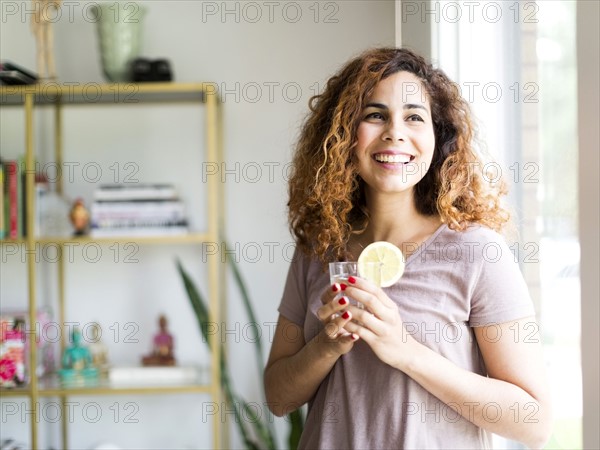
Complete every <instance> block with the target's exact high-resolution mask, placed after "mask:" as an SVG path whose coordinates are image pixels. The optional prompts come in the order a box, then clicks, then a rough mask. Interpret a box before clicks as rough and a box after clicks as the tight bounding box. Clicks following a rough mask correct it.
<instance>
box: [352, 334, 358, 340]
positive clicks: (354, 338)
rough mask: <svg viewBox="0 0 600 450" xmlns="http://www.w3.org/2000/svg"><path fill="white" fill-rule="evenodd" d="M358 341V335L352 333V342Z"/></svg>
mask: <svg viewBox="0 0 600 450" xmlns="http://www.w3.org/2000/svg"><path fill="white" fill-rule="evenodd" d="M357 339H358V334H356V333H352V340H353V341H355V340H357Z"/></svg>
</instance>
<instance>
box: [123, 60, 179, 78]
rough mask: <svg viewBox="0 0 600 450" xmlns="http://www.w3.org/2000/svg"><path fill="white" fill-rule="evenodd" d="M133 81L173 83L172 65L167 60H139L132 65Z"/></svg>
mask: <svg viewBox="0 0 600 450" xmlns="http://www.w3.org/2000/svg"><path fill="white" fill-rule="evenodd" d="M131 72H132V79H133V81H135V82H145V81H172V80H173V74H172V72H171V64H170V63H169V61H168V60H166V59H157V60H154V61H152V60H149V59H146V58H137V59H135V60H134V61H133V62H132V64H131Z"/></svg>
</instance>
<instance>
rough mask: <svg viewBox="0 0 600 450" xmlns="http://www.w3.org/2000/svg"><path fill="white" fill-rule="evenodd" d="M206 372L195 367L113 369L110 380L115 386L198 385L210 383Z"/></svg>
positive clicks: (109, 372)
mask: <svg viewBox="0 0 600 450" xmlns="http://www.w3.org/2000/svg"><path fill="white" fill-rule="evenodd" d="M205 372H206V370H202V368H200V367H194V366H181V367H180V366H174V367H160V366H156V367H111V368H109V369H108V380H109V382H110V384H111V385H113V386H118V385H126V386H132V385H133V386H140V385H145V386H148V385H169V384H197V383H205V382H207V381H208V380H207V379H205V378H208V377H206V376H205Z"/></svg>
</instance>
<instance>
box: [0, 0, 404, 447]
mask: <svg viewBox="0 0 600 450" xmlns="http://www.w3.org/2000/svg"><path fill="white" fill-rule="evenodd" d="M0 5H1V7H2V21H1V23H0V27H1V28H0V43H1V44H0V57H1V58H2V59H3V60H5V59H6V60H11V61H14V62H16V63H18V64H21V65H24V66H26V67H30V68H33V67H35V64H34V61H35V52H34V42H33V38H32V36H31V34H30V31H29V24H28V23H27V22H26V20H25V19H26V18H27V16H26V15H25V16H24V13H25V9H24V8H27V7H29V2H9V1H6V2H5V1H3V2H2V3H1V4H0ZM86 5H89V3H80V2H71V6H70V8H71V11H72V13H73V14H72V16H71V17H70V15H69V13H68V11H63V15H62V16H61V18H60V19H59V20H57V22H56V24H55V34H56V59H57V67H58V74H59V78H60V80H61V81H63V82H64V81H69V82H71V81H72V82H79V83H84V82H100V81H102V75H101V69H100V64H99V55H98V50H97V41H96V35H95V32H96V30H95V27H94V24H93V23H91V21H89V20H86V19H85V16H84V12H85V11H86ZM145 5H146V7H147V9H148V14H147V17H146V21H145V24H144V29H145V38H144V51H143V54H144V55H145V56H148V57H151V58H158V57H166V58H168V59H170V61H171V63H172V66H173V69H174V73H175V77H176V80H177V81H214V82H217V83H218V84H219V86H220V88H221V90H222V95H223V99H224V101H225V105H224V121H225V130H224V131H225V133H224V134H225V151H226V156H225V157H226V169H227V170H230V172H228V173H227V174H226V176H225V183H226V184H225V190H226V198H227V205H226V210H227V226H226V235H227V236H228V239H229V240H230V242H232V243H233V245H234V246H236V248H237V249H238V251H237V253H236V257H237V258H238V259H239V260H240V268H241V270H242V272H243V275H244V276H245V278H246V280H247V281H248V284H249V289H250V294H251V296H252V299H253V301H254V304H255V307H256V311H257V314H258V318H259V321H260V322H261V323H262V324H263V325H264V326H263V331H264V337H265V338H268V337H269V333H268V331H269V326H268V324H269V323H272V322H275V321H276V319H277V311H276V308H277V306H278V303H279V298H280V295H281V291H282V288H283V283H284V281H285V275H286V272H287V267H288V262H289V261H288V255H289V254H291V251H288V252H287V253H285V254H284V253H283V249H284V247H285V245H286V244H289V243H291V242H292V239H291V237H290V235H289V233H288V231H287V223H286V200H287V199H286V180H285V171H284V170H285V164H286V163H287V162H289V160H290V152H291V148H292V146H293V143H294V140H295V138H296V136H297V131H298V126H299V124H300V121H301V119H302V117H303V116H304V114H305V113H306V111H307V102H308V99H309V97H310V96H311V95H313V94H314V93H315V92H316V91H317V90H318V89H319V87H320V86H323V83H324V82H325V81H326V79H327V78H328V76H329V75H331V74H332V73H333V71H334V70H335V69H336V68H337V67H338V66H339V65H340V64H341V63H342V62H344V61H346V60H347V59H348V58H349V57H350V56H352V55H354V54H356V53H357V52H359V51H361V50H363V49H365V48H367V47H370V46H375V45H393V44H394V37H395V34H394V33H395V31H394V2H390V1H352V2H346V1H344V2H318V3H317V2H298V3H294V2H287V1H283V2H272V3H269V2H257V3H254V4H253V5H257V6H258V7H259V10H260V12H261V14H262V16H261V17H260V19H258V20H257V21H256V22H255V23H252V21H255V20H256V19H255V18H256V17H257V16H256V12H257V11H259V10H257V9H256V8H255V7H254V6H253V8H254V9H250V8H249V7H248V6H245V5H247V3H243V2H227V3H222V2H201V1H196V2H190V1H188V2H185V1H182V2H179V1H168V2H167V1H153V2H146V3H145ZM14 7H16V14H12V12H13V11H14ZM214 8H216V9H217V14H215V15H208V14H207V12H208V11H213V10H214ZM224 8H227V9H228V10H230V11H234V12H233V13H230V14H227V15H225V16H222V15H221V13H222V12H223V9H224ZM236 8H238V11H239V12H238V13H236V12H235V11H236ZM270 8H271V9H270ZM316 11H318V13H319V14H318V17H316V16H315V13H316ZM298 12H300V13H301V14H302V16H301V17H300V18H299V19H298V20H297V21H296V22H294V20H295V17H296V15H297V13H298ZM270 13H271V14H272V15H271V16H270ZM269 86H271V87H272V89H273V90H272V91H270V90H269V89H270V88H269ZM257 87H258V88H260V91H257ZM284 88H285V89H284ZM270 94H272V95H270ZM202 117H203V115H202V112H200V111H199V110H198V108H195V107H193V106H177V107H171V106H168V107H164V108H158V109H153V108H147V107H143V106H142V107H140V106H136V107H132V108H127V109H125V108H121V107H119V108H117V107H114V106H102V107H94V106H93V105H92V106H78V107H71V108H69V109H67V111H66V112H65V116H64V122H65V161H67V162H74V161H83V162H88V163H90V162H91V163H94V164H96V165H99V167H101V169H102V172H103V173H102V179H101V181H111V179H112V178H114V174H115V173H114V170H113V169H111V167H112V165H113V164H114V163H115V162H116V163H117V165H118V167H119V168H120V169H121V176H122V175H123V174H124V173H128V172H126V169H127V168H126V167H125V164H126V163H127V162H134V163H135V164H136V167H137V168H138V169H139V172H138V175H139V176H138V179H139V180H140V181H161V180H163V179H164V180H165V181H169V180H171V181H172V180H173V179H175V180H177V182H178V184H179V185H180V187H181V191H182V193H183V194H184V195H183V196H184V199H185V200H186V201H187V202H188V204H189V205H190V207H191V208H192V209H193V210H194V211H195V213H194V215H193V219H194V223H195V224H196V225H197V226H198V227H201V225H202V224H203V217H202V211H203V209H202V208H203V207H204V203H203V202H202V201H200V200H198V199H197V198H195V197H194V193H195V192H198V193H200V194H201V193H202V192H203V180H202V177H201V170H202V165H201V164H202V160H201V156H202V155H199V154H198V145H199V143H202V142H203V141H202V139H203V133H202V129H201V126H200V124H201V120H202ZM21 119H22V118H21V115H20V112H19V110H14V111H13V110H11V111H8V112H7V111H5V110H4V109H3V110H2V117H1V122H0V123H1V125H2V157H3V158H5V157H7V158H8V157H14V156H16V155H19V154H21V153H22V152H23V145H22V136H23V134H22V123H21ZM36 119H37V129H38V131H39V136H40V139H39V141H38V142H39V147H38V148H39V151H40V155H41V156H40V160H41V161H42V162H45V161H47V160H48V158H49V156H48V155H49V154H50V150H51V145H50V143H49V142H51V141H50V137H51V134H50V131H49V130H51V121H50V117H49V116H48V114H41V115H38V116H37V117H36ZM145 154H148V155H151V156H152V158H146V157H145V156H144V155H145ZM81 167H82V166H77V169H76V171H75V172H74V178H73V180H72V182H68V183H67V184H66V192H67V194H68V195H69V196H71V197H74V196H80V195H82V196H83V197H84V198H86V199H87V200H88V201H89V199H90V198H91V194H92V192H93V190H94V188H95V186H96V185H97V183H93V182H90V181H89V176H88V179H87V180H86V177H85V175H86V174H84V173H82V171H81ZM257 167H259V168H260V169H261V171H262V172H261V173H258V172H257V170H256V169H257ZM269 168H272V172H270V171H269ZM88 175H89V174H88ZM67 181H69V180H67ZM257 249H259V250H260V254H257V253H256V250H257ZM270 249H272V254H270V252H271V250H270ZM119 250H120V254H119V255H118V256H115V251H114V250H112V249H109V248H103V253H102V255H101V258H99V260H98V261H93V262H91V261H90V258H89V256H90V255H86V254H84V253H83V251H82V250H80V249H77V250H76V252H75V255H74V264H69V265H68V267H67V281H68V289H67V297H68V310H67V320H69V321H75V322H80V323H82V324H85V323H87V322H90V321H95V320H97V321H99V322H100V323H101V324H102V325H103V327H104V337H105V341H106V343H107V344H110V352H111V358H112V361H113V362H114V363H116V364H128V363H129V364H133V363H136V362H137V361H138V359H139V357H140V355H141V354H143V353H145V352H147V351H148V349H149V346H150V344H149V342H150V339H151V336H152V334H153V333H154V332H155V329H156V324H155V322H156V316H157V314H158V313H159V312H161V311H164V312H166V313H167V314H168V316H169V318H170V321H171V329H172V331H173V333H174V334H175V337H176V340H177V344H176V345H177V349H176V352H177V357H178V359H179V361H180V362H182V363H195V362H201V361H203V360H204V359H206V358H207V353H206V350H205V349H204V346H203V344H202V343H201V341H200V337H199V333H198V331H197V326H196V323H195V321H194V319H193V317H192V316H191V309H190V308H189V307H188V304H187V300H186V298H185V296H184V294H183V291H182V289H181V286H180V283H179V280H178V278H177V276H176V273H175V270H174V264H173V256H174V254H177V255H179V256H180V257H181V258H182V260H183V261H184V264H186V266H187V267H189V269H190V270H192V271H194V274H196V273H198V274H199V275H198V276H197V277H196V278H197V281H198V282H199V283H202V282H203V277H202V275H200V273H201V266H200V264H198V263H197V262H196V261H197V259H198V256H199V250H200V249H199V248H197V247H194V248H192V247H190V246H188V247H183V246H179V247H174V248H172V249H163V248H156V247H141V248H140V249H139V253H137V254H136V255H135V259H139V260H140V262H139V263H134V264H128V263H127V262H126V261H125V257H126V256H127V252H126V250H127V249H124V248H123V247H121V248H119ZM288 250H289V249H288ZM21 256H22V255H17V256H12V257H11V258H8V260H7V261H6V262H7V263H6V264H5V263H4V262H5V261H3V264H2V268H1V274H2V283H1V285H2V287H1V293H2V306H3V307H7V306H19V305H20V306H23V305H24V304H25V299H26V292H24V289H23V286H24V284H23V283H24V281H22V282H20V281H18V280H24V279H25V278H24V270H23V266H24V264H23V263H22V262H21ZM86 258H87V260H86ZM146 259H150V260H154V262H153V263H152V264H144V263H143V262H142V261H144V260H146ZM45 266H48V267H46V269H48V270H46V272H45V273H46V275H43V276H42V280H41V281H42V286H44V289H43V290H42V291H41V292H40V301H43V300H47V301H48V302H50V303H52V302H54V301H55V295H54V294H53V293H54V292H55V282H54V278H53V276H52V273H53V272H52V271H53V270H54V269H55V267H54V265H53V264H52V263H50V264H45ZM5 280H11V282H5ZM228 290H229V293H230V301H229V305H228V312H229V323H230V327H231V328H232V329H233V330H236V326H237V330H238V331H234V332H233V333H232V334H230V335H228V344H229V352H230V363H231V368H232V372H233V373H234V378H235V386H236V389H237V390H238V391H239V392H240V393H242V394H243V395H244V396H245V397H246V398H247V399H248V400H252V401H257V402H260V401H262V399H261V397H260V391H261V389H260V385H261V383H262V380H260V379H259V378H258V376H257V374H256V368H255V364H254V355H253V354H252V352H253V349H252V346H251V344H249V343H247V342H244V339H243V338H244V331H245V329H244V325H245V324H246V322H247V319H246V317H245V315H244V312H243V309H242V304H241V302H240V300H239V297H238V295H237V291H236V288H235V286H234V285H233V284H232V283H229V287H228ZM130 322H133V323H134V325H135V326H139V330H137V331H136V332H135V338H137V339H138V340H139V343H138V344H132V343H126V342H124V340H123V333H125V332H128V331H132V330H134V328H128V329H125V327H127V326H130V325H128V324H129V323H130ZM115 324H116V325H117V327H118V328H119V330H120V332H121V334H120V336H119V339H115V331H114V329H113V330H110V329H108V328H109V327H110V326H113V327H114V325H115ZM235 324H238V325H235ZM115 340H117V342H114V341H115ZM236 340H237V341H239V343H236V342H235V341H236ZM264 347H265V351H267V352H268V349H269V348H270V342H269V340H268V339H265V341H264ZM74 400H76V401H78V402H80V403H81V405H80V407H81V408H83V406H85V405H86V404H91V402H97V404H98V405H99V406H100V408H101V412H102V417H101V419H100V420H99V421H98V422H97V423H92V421H91V420H89V419H90V418H89V417H85V415H84V414H82V412H83V410H80V411H76V418H75V420H76V423H75V424H74V425H72V426H71V428H70V444H71V446H73V447H77V448H89V447H91V446H92V445H96V444H98V443H99V442H103V441H104V442H106V441H110V442H113V443H115V444H117V445H119V446H122V447H131V446H136V447H139V448H151V447H155V448H167V447H175V446H177V447H179V448H185V447H198V446H204V447H210V445H211V444H210V443H211V441H210V433H211V427H210V421H207V423H206V424H202V422H203V420H202V419H203V414H202V407H203V405H204V403H203V402H206V401H207V398H205V397H202V396H168V397H160V396H159V397H135V398H124V397H106V398H105V397H102V398H76V399H74ZM19 402H21V400H20V399H19ZM127 402H134V403H135V404H136V405H137V406H138V407H139V410H138V411H137V412H136V413H135V418H136V419H139V422H138V423H137V424H136V423H128V422H126V421H124V415H125V414H127V413H128V412H132V411H133V410H132V409H131V407H130V406H127V405H126V403H127ZM115 403H116V409H117V410H118V411H120V412H121V414H120V417H119V418H118V420H115ZM19 407H20V408H24V407H22V406H19ZM111 407H112V409H111ZM128 408H129V409H128ZM26 422H27V420H23V418H22V417H19V418H16V419H15V418H14V417H13V418H11V421H9V422H8V423H3V424H2V428H3V431H2V436H3V437H8V436H15V437H17V438H18V439H21V440H23V441H25V442H27V441H28V440H29V439H28V436H27V432H28V425H27V424H26ZM115 422H116V423H115ZM5 425H6V426H5ZM277 426H278V428H279V433H278V434H279V436H278V437H279V439H280V440H281V442H285V441H284V440H283V439H284V438H287V426H286V425H285V424H284V422H283V421H282V420H278V421H277ZM40 430H41V432H42V434H43V436H42V437H45V436H48V441H49V442H51V443H54V445H58V443H57V441H56V439H57V436H58V435H59V430H60V429H59V427H58V426H57V425H54V426H48V427H46V426H40ZM41 443H42V444H44V443H45V441H44V440H42V441H41ZM231 443H232V445H233V446H238V445H239V444H240V442H239V439H238V437H237V432H233V433H232V440H231Z"/></svg>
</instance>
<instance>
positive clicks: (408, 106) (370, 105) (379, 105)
mask: <svg viewBox="0 0 600 450" xmlns="http://www.w3.org/2000/svg"><path fill="white" fill-rule="evenodd" d="M365 108H378V109H385V110H388V109H389V108H388V107H387V106H386V105H384V104H383V103H368V104H367V105H365ZM402 109H423V110H425V111H427V112H429V110H428V109H427V107H426V106H425V105H420V104H418V103H407V104H405V105H404V106H403V107H402Z"/></svg>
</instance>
